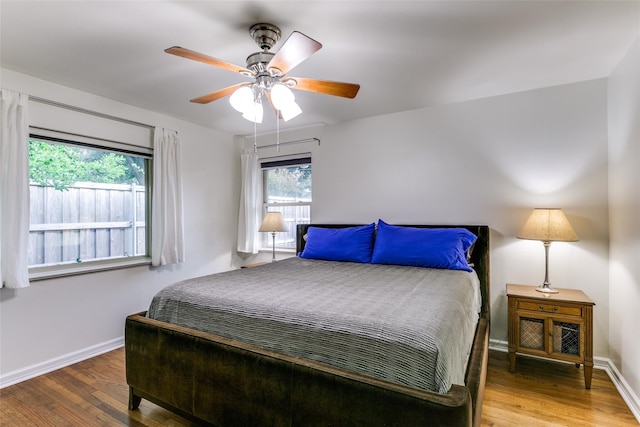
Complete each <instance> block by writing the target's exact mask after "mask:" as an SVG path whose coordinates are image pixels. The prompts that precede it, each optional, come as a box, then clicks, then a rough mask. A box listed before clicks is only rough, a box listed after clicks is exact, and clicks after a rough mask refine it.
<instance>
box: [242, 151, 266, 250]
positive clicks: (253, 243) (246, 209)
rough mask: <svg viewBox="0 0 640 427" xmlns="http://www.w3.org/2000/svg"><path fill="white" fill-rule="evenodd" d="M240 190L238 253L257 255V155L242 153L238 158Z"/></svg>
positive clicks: (258, 187) (258, 173)
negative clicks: (240, 174) (240, 175)
mask: <svg viewBox="0 0 640 427" xmlns="http://www.w3.org/2000/svg"><path fill="white" fill-rule="evenodd" d="M240 161H241V168H242V190H241V193H240V212H239V215H238V252H243V253H248V254H256V253H258V228H259V227H260V224H259V221H260V204H259V202H260V190H261V187H262V175H261V173H260V166H259V164H258V155H257V154H256V153H254V152H253V151H244V152H243V153H242V155H241V156H240Z"/></svg>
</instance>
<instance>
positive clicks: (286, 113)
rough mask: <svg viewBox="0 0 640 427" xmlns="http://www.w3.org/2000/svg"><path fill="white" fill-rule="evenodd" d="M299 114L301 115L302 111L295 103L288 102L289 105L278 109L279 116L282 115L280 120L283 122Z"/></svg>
mask: <svg viewBox="0 0 640 427" xmlns="http://www.w3.org/2000/svg"><path fill="white" fill-rule="evenodd" d="M300 113H302V109H301V108H300V106H299V105H298V104H297V103H296V102H295V101H292V102H290V103H289V104H287V105H285V106H284V108H282V109H280V114H282V119H283V120H284V121H285V122H287V121H289V120H291V119H293V118H294V117H296V116H298V115H300Z"/></svg>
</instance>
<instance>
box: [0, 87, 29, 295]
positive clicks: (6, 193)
mask: <svg viewBox="0 0 640 427" xmlns="http://www.w3.org/2000/svg"><path fill="white" fill-rule="evenodd" d="M28 102H29V96H28V95H26V94H22V93H18V92H13V91H10V90H7V89H2V99H1V103H2V120H0V167H1V168H0V242H2V243H1V244H0V283H2V286H6V287H7V288H24V287H26V286H29V269H28V264H29V121H28V119H27V110H28V108H27V107H28Z"/></svg>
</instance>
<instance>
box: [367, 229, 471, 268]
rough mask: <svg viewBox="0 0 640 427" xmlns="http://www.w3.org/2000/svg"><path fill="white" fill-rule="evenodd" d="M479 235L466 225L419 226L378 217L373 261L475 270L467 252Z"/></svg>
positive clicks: (375, 262) (377, 262)
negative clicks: (400, 224) (402, 225)
mask: <svg viewBox="0 0 640 427" xmlns="http://www.w3.org/2000/svg"><path fill="white" fill-rule="evenodd" d="M477 238H478V237H477V236H476V235H475V234H473V233H472V232H470V231H469V230H467V229H465V228H416V227H399V226H397V225H390V224H387V223H385V222H384V221H382V220H379V221H378V234H377V236H376V241H375V246H374V248H373V255H372V258H371V263H372V264H396V265H409V266H414V267H429V268H443V269H449V270H464V271H473V270H472V269H471V267H469V264H468V263H467V253H468V251H469V249H470V248H471V247H472V246H473V244H474V243H475V241H476V240H477Z"/></svg>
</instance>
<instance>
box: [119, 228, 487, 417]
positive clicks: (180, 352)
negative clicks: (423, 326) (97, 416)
mask: <svg viewBox="0 0 640 427" xmlns="http://www.w3.org/2000/svg"><path fill="white" fill-rule="evenodd" d="M310 227H311V228H310ZM355 227H356V226H355V225H351V224H349V225H336V224H329V225H327V224H323V225H318V224H314V225H299V226H298V230H297V251H298V253H302V254H304V253H306V252H305V245H306V243H307V241H306V240H305V236H307V235H308V233H309V232H310V231H318V230H319V229H323V230H325V229H326V230H330V229H335V230H340V229H344V231H346V230H349V229H354V228H355ZM410 228H411V229H413V228H421V229H447V228H451V229H465V230H468V231H470V232H471V233H473V235H474V236H477V240H476V241H475V243H474V244H473V247H472V251H470V254H469V256H470V258H469V260H468V262H469V265H473V270H474V272H473V275H474V276H476V277H477V279H478V284H479V287H478V289H479V298H478V299H479V306H480V308H479V310H478V311H479V314H478V315H477V317H476V318H475V320H474V322H475V325H472V326H473V328H472V331H471V336H470V340H471V342H472V346H471V347H470V351H469V352H468V354H466V355H465V361H464V366H462V368H461V371H460V372H457V373H454V375H453V376H452V378H448V379H446V380H445V381H444V383H442V382H440V383H437V382H436V384H435V385H434V384H421V383H419V382H415V381H420V378H422V377H423V376H424V375H422V374H420V375H415V377H416V378H408V379H407V378H406V375H404V374H402V373H401V374H399V375H397V376H394V375H395V373H392V374H387V373H382V374H380V375H378V374H377V373H375V372H374V373H372V372H370V371H368V370H367V369H368V365H369V363H367V359H366V357H365V356H362V360H360V361H356V360H355V359H357V358H358V357H354V356H353V354H352V355H348V356H347V357H343V358H342V359H341V360H344V363H338V362H336V363H333V362H332V361H330V360H329V361H328V359H326V358H323V357H324V356H323V354H321V353H322V351H323V347H329V346H330V345H329V344H330V343H331V342H334V341H336V339H335V336H336V335H333V336H332V338H330V339H328V340H325V341H321V339H322V337H315V338H314V337H313V333H312V332H313V331H309V330H301V331H299V330H296V331H293V332H292V331H284V332H275V333H274V335H275V336H276V337H277V335H278V334H280V335H282V336H284V337H286V339H282V340H280V342H279V343H278V344H277V345H275V344H274V345H271V344H270V343H267V342H262V341H260V339H261V338H262V336H263V335H265V333H264V331H267V330H268V329H266V328H265V327H264V325H263V324H258V323H257V324H255V326H248V325H249V324H243V323H242V321H238V320H237V319H235V320H234V319H226V318H220V319H219V320H218V321H217V322H215V323H217V324H218V326H216V328H219V329H215V331H216V333H213V332H210V331H208V330H206V328H202V327H200V326H199V325H200V324H199V323H198V322H200V321H202V320H203V319H206V318H215V316H216V314H215V313H208V312H202V314H198V313H199V312H194V313H195V314H193V316H192V317H194V318H196V323H184V322H183V323H182V324H181V323H180V322H179V321H175V322H174V321H173V320H172V318H171V315H167V316H169V317H167V318H166V319H165V320H166V321H165V320H158V319H157V318H162V319H164V318H163V317H162V316H161V315H156V313H155V312H156V311H159V309H158V305H162V304H156V303H155V300H156V298H158V299H160V297H159V296H156V298H154V302H153V303H152V304H151V306H150V310H149V311H150V312H151V313H150V314H151V315H153V317H157V318H156V319H154V318H151V317H150V316H149V315H148V313H147V312H143V313H137V314H134V315H131V316H128V317H127V319H126V325H125V353H126V377H127V383H128V384H129V409H130V410H135V409H136V408H137V407H138V405H139V403H140V401H141V399H142V398H144V399H147V400H149V401H151V402H154V403H156V404H158V405H160V406H163V407H165V408H167V409H170V410H172V411H174V412H176V413H179V414H181V415H183V416H185V417H187V418H190V419H193V420H195V421H196V422H198V423H199V424H210V425H218V426H236V425H256V426H262V425H274V426H280V425H287V426H289V425H304V426H316V425H317V426H321V425H323V426H325V425H327V426H328V425H354V426H356V425H366V426H376V425H380V426H383V425H385V426H392V425H397V426H415V425H424V426H427V425H429V426H431V425H446V426H472V425H480V418H481V408H482V397H483V389H484V382H485V377H486V369H487V357H488V337H489V292H488V290H489V229H488V227H486V226H435V225H419V226H415V225H412V226H410ZM308 250H309V248H307V252H308ZM301 258H302V257H296V258H295V259H290V260H283V261H279V262H277V263H274V264H270V265H266V266H264V267H256V268H254V269H242V270H236V271H234V272H228V273H220V274H218V275H214V276H215V277H214V280H218V281H222V282H221V283H225V282H226V281H228V280H230V281H231V282H230V283H233V285H230V286H228V287H229V289H230V290H233V289H235V288H236V285H235V282H233V280H236V281H238V280H240V281H242V280H248V279H249V278H253V280H254V281H258V282H259V283H267V280H268V279H269V277H271V276H273V275H277V274H281V273H278V271H279V269H280V265H281V266H282V267H286V268H289V269H290V270H288V274H289V275H290V276H292V277H293V278H292V283H300V287H303V284H304V283H305V280H306V281H309V280H311V279H312V277H313V276H314V274H315V273H314V271H315V269H316V268H318V269H319V268H321V267H322V268H325V267H326V266H322V265H321V264H330V265H331V266H332V267H331V268H332V269H333V271H334V273H335V274H334V276H336V277H338V278H340V280H343V284H342V285H340V287H342V286H344V283H349V281H350V280H351V279H345V277H347V276H345V275H346V274H348V271H347V272H343V270H341V268H343V267H345V268H346V267H349V268H351V267H355V268H356V269H362V268H365V267H364V266H363V265H359V264H356V263H351V262H347V263H345V262H338V263H336V262H334V261H316V260H305V259H301ZM278 264H280V265H278ZM351 264H353V266H351ZM291 266H293V267H291ZM372 268H376V269H377V270H375V273H374V275H375V276H377V277H379V278H380V280H386V279H384V277H386V276H384V274H391V275H395V274H396V270H394V268H395V267H394V266H392V265H391V266H386V265H384V266H383V265H379V266H372ZM405 270H406V268H405ZM409 270H429V269H416V268H413V269H412V268H409ZM319 271H320V274H323V275H325V276H327V277H329V276H331V274H327V273H326V270H319ZM345 271H346V270H345ZM436 273H438V274H440V271H437V272H436ZM457 273H461V272H456V274H457ZM354 274H355V275H356V276H354V277H359V276H363V275H364V274H366V273H363V272H362V271H361V270H356V273H354ZM403 274H404V270H403ZM407 274H409V273H407ZM410 274H413V273H410ZM363 277H366V276H363ZM411 277H412V276H411ZM245 278H246V279H245ZM281 279H282V278H280V279H279V280H281ZM207 280H209V278H208V279H207ZM366 280H370V279H366ZM416 280H418V281H420V279H416ZM203 281H205V279H202V278H196V279H192V280H190V281H186V286H185V284H184V283H183V284H176V285H174V286H173V287H171V291H173V289H174V288H175V287H176V286H177V287H181V286H182V287H189V288H197V286H198V283H202V282H203ZM296 281H298V282H296ZM265 286H266V287H268V286H267V285H265ZM327 286H330V285H327ZM412 286H413V285H412ZM316 287H317V284H316ZM340 287H336V288H335V289H336V291H337V290H339V288H340ZM162 292H163V291H161V293H162ZM167 292H169V291H167ZM167 292H164V293H165V294H166V293H167ZM250 292H251V293H253V291H250ZM332 292H333V291H332ZM159 294H160V293H159ZM163 295H164V294H163ZM265 295H268V294H265ZM271 295H279V293H275V294H274V293H272V294H271ZM282 295H283V298H284V295H286V292H285V291H284V290H283V291H282ZM376 298H377V296H376ZM262 299H263V300H265V301H264V303H265V307H268V306H267V305H266V300H268V299H269V297H267V296H265V297H263V298H262ZM274 299H275V301H274V302H272V304H274V303H275V305H277V300H278V298H275V297H274ZM359 299H366V298H359ZM337 301H339V299H337V300H334V301H328V302H326V303H324V304H325V305H326V307H332V306H334V305H336V302H337ZM260 302H261V303H262V302H263V301H260ZM181 304H182V305H181V306H180V307H181V310H182V309H183V308H184V305H185V303H181ZM199 304H200V303H199V301H197V302H196V303H193V304H190V305H193V306H197V305H199ZM250 304H251V307H254V306H256V303H255V302H251V303H250ZM165 305H171V303H166V304H165ZM287 305H290V304H287ZM294 305H296V306H299V311H298V312H297V313H296V314H295V317H296V318H304V316H303V315H302V314H301V313H303V314H304V313H306V312H305V311H304V310H306V308H305V307H303V305H304V304H294ZM312 305H316V306H318V307H322V306H323V302H322V301H321V300H319V299H318V300H317V303H316V304H312ZM354 306H355V304H354ZM260 307H261V306H260ZM260 307H258V308H257V310H258V311H260V310H264V309H263V308H260ZM356 307H357V308H354V310H357V311H358V312H360V311H362V310H366V307H367V306H362V307H360V306H356ZM363 307H364V308H363ZM269 310H271V308H269ZM336 310H337V311H336V313H345V316H348V315H349V313H348V307H346V306H341V307H336ZM402 310H403V312H404V310H405V309H404V308H403V309H402ZM182 311H184V310H182ZM237 311H239V312H241V313H246V312H247V308H246V307H240V308H238V309H237ZM430 311H431V309H430ZM397 314H398V313H396V315H394V316H390V317H399V318H400V319H402V316H400V315H397ZM249 317H251V316H249ZM355 317H357V316H355ZM355 317H352V318H349V317H347V320H348V322H347V323H349V325H350V328H356V329H357V327H358V321H357V319H355ZM413 317H416V316H413ZM349 319H351V320H352V321H351V320H349ZM407 319H409V318H407ZM271 320H273V319H271V318H270V321H271ZM305 322H306V320H305V321H304V322H303V323H305ZM456 322H458V321H457V320H456ZM231 323H234V324H236V323H237V324H241V325H243V327H242V328H241V330H242V331H244V332H245V333H244V335H242V336H241V337H240V338H239V337H238V336H233V335H231V332H229V331H228V330H227V329H225V327H223V326H219V325H225V324H231ZM267 323H269V322H267ZM404 323H406V320H405V321H404ZM364 324H365V326H366V322H365V323H364ZM187 325H191V326H187ZM193 325H195V326H193ZM363 327H364V326H363ZM323 331H324V330H323ZM335 332H336V331H334V333H335ZM338 332H339V333H341V332H344V331H341V330H339V331H338ZM356 332H357V331H356ZM448 335H451V334H448ZM296 336H298V337H303V338H301V339H300V342H301V343H302V342H304V341H308V342H309V343H310V345H311V346H312V347H313V343H314V342H316V340H318V339H319V340H320V342H321V344H316V345H315V347H313V348H310V349H305V351H307V350H308V351H309V353H307V352H302V353H298V354H296V353H295V351H289V349H288V348H287V349H284V348H283V347H282V346H283V345H289V344H290V342H294V341H295V337H296ZM420 341H422V340H420ZM376 345H378V344H376ZM379 345H380V346H382V345H383V344H379ZM340 347H342V346H340ZM379 349H383V350H384V351H381V353H384V354H388V353H390V352H391V350H389V351H387V349H386V347H379ZM360 352H362V351H360ZM318 354H319V356H317V357H316V355H318ZM327 357H328V356H327ZM410 359H411V357H409V356H407V357H406V360H410ZM415 366H416V365H415V364H414V365H411V364H410V363H409V368H408V371H411V372H414V371H417V369H414V368H415ZM360 368H361V369H360ZM392 371H393V370H392ZM393 372H395V371H393ZM403 375H404V376H403ZM436 377H437V378H440V377H441V375H440V376H438V375H436ZM430 381H431V380H430ZM447 381H449V382H447ZM431 382H433V381H431ZM443 384H444V385H443ZM433 387H435V389H434V390H431V389H430V388H433Z"/></svg>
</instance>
